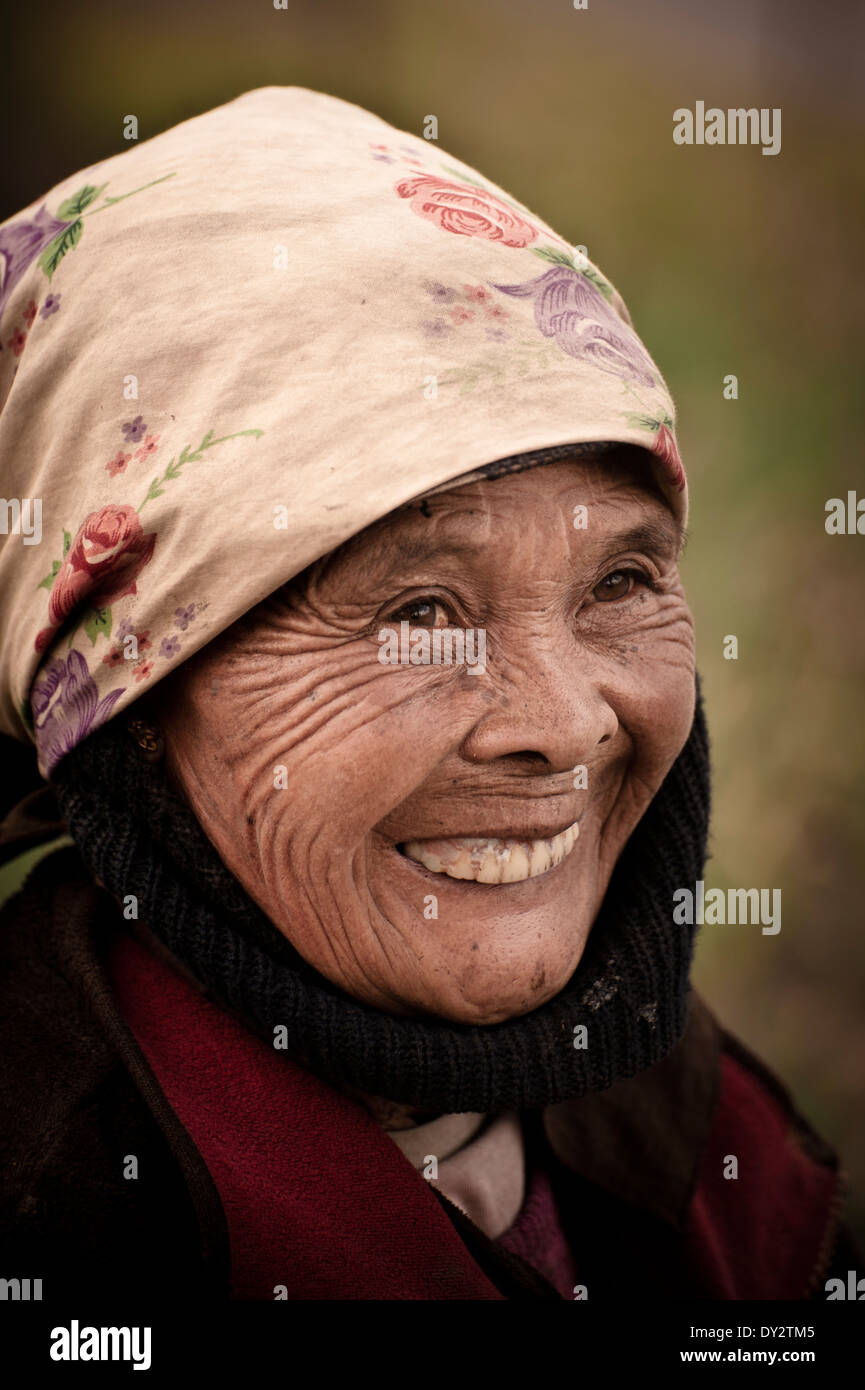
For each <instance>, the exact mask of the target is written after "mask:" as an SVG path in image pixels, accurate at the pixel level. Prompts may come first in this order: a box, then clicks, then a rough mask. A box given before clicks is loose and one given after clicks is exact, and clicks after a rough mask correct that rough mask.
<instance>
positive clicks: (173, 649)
mask: <svg viewBox="0 0 865 1390" xmlns="http://www.w3.org/2000/svg"><path fill="white" fill-rule="evenodd" d="M179 651H180V642H179V640H178V639H177V638H176V637H163V639H162V641H161V642H160V644H159V655H160V656H164V657H172V656H176V655H177V653H178V652H179Z"/></svg>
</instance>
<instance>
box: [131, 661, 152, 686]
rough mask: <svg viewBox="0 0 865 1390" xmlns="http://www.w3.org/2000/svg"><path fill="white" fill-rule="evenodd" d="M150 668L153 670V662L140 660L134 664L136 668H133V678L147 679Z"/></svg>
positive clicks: (138, 679)
mask: <svg viewBox="0 0 865 1390" xmlns="http://www.w3.org/2000/svg"><path fill="white" fill-rule="evenodd" d="M152 670H153V662H152V661H142V662H140V663H139V664H138V665H137V666H136V668H135V679H136V680H137V681H146V680H147V677H148V676H149V675H150V672H151V671H152Z"/></svg>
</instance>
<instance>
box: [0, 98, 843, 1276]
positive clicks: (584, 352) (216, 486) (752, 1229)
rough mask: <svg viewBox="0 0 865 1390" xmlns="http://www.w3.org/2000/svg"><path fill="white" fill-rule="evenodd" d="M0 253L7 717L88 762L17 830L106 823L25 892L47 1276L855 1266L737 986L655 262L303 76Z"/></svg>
mask: <svg viewBox="0 0 865 1390" xmlns="http://www.w3.org/2000/svg"><path fill="white" fill-rule="evenodd" d="M91 219H92V220H91ZM0 255H2V256H3V257H4V260H3V266H4V271H3V274H4V279H3V281H2V310H3V319H2V325H0V339H2V353H0V403H2V417H0V450H2V469H3V472H2V476H3V479H4V487H5V488H6V490H7V491H8V492H9V493H10V495H14V497H15V498H16V499H17V503H18V508H19V510H18V516H19V520H20V524H19V526H18V528H17V529H16V528H15V527H12V528H10V531H11V533H10V534H9V535H8V536H7V537H6V538H5V544H4V547H3V552H2V561H0V565H2V571H0V573H2V582H3V587H4V593H5V596H6V602H5V604H4V610H3V618H2V630H0V675H2V682H0V717H2V725H3V728H4V729H5V731H6V732H7V734H12V735H15V736H17V737H18V738H23V739H27V738H30V739H31V740H32V741H33V742H34V743H35V747H36V751H37V754H38V765H39V771H40V773H41V775H42V777H43V778H44V779H46V781H47V786H43V787H42V788H41V789H40V790H39V791H38V792H37V793H35V794H32V795H31V796H30V797H29V798H28V799H27V800H26V801H25V802H24V803H23V804H21V805H19V806H18V807H17V808H16V809H15V811H14V812H13V813H12V814H11V815H10V816H9V817H8V818H7V821H6V824H5V827H4V832H3V843H4V850H3V853H4V855H5V856H6V858H7V859H8V858H11V857H12V856H14V855H16V854H18V853H19V852H20V851H21V850H22V849H25V848H30V847H31V846H32V845H34V844H37V843H39V842H40V841H43V840H44V841H48V840H50V839H51V837H52V836H56V835H58V834H60V833H61V832H66V833H67V834H68V836H69V837H70V838H71V842H72V843H71V844H67V845H65V847H63V848H59V849H55V850H54V852H53V853H50V854H48V855H47V856H46V857H44V858H43V859H42V860H41V861H40V863H39V864H38V867H36V868H35V869H34V870H33V871H32V873H31V874H30V876H29V878H28V880H27V882H26V885H25V887H24V889H23V891H21V892H19V893H18V894H16V895H15V896H14V897H12V898H11V899H10V900H9V901H8V902H7V904H6V906H5V908H4V911H3V916H2V931H0V949H2V954H3V958H4V978H5V984H4V997H3V1005H4V1007H3V1023H2V1035H0V1049H2V1055H3V1058H4V1069H3V1070H4V1081H3V1088H4V1090H3V1097H4V1098H3V1104H4V1109H5V1111H6V1122H5V1124H4V1138H3V1147H4V1152H3V1159H2V1168H3V1197H2V1218H0V1219H2V1244H3V1248H4V1252H5V1269H4V1273H5V1274H6V1275H7V1276H10V1275H15V1276H16V1277H19V1278H22V1279H24V1278H36V1277H38V1278H41V1279H42V1296H43V1299H45V1300H48V1299H52V1300H56V1301H57V1302H58V1303H62V1302H63V1300H67V1301H68V1298H69V1292H70V1289H71V1288H73V1287H74V1288H75V1289H76V1290H77V1291H80V1290H82V1289H83V1290H87V1291H90V1292H92V1293H107V1292H110V1291H111V1290H114V1289H116V1288H117V1287H121V1288H122V1289H123V1290H124V1291H125V1292H126V1293H127V1294H128V1293H130V1292H135V1291H137V1292H139V1293H141V1294H148V1295H150V1296H152V1295H153V1294H154V1293H156V1292H158V1293H159V1294H161V1295H164V1296H166V1297H181V1296H182V1297H183V1298H184V1299H188V1297H189V1296H190V1291H194V1292H195V1296H201V1297H204V1298H206V1299H211V1300H218V1299H225V1298H234V1299H257V1300H271V1299H280V1298H288V1299H500V1298H514V1299H562V1298H564V1299H569V1300H573V1299H575V1298H577V1299H582V1298H591V1299H601V1300H602V1299H610V1300H611V1299H619V1298H620V1297H622V1296H623V1295H627V1294H628V1292H629V1291H631V1292H632V1291H633V1290H634V1288H635V1287H636V1286H639V1287H640V1289H641V1294H642V1296H643V1297H646V1296H647V1295H648V1296H653V1297H657V1298H662V1299H681V1298H714V1299H742V1298H752V1297H756V1298H784V1299H806V1298H811V1297H816V1298H824V1297H826V1294H825V1286H826V1281H827V1280H828V1279H829V1278H830V1277H833V1273H834V1272H835V1271H839V1272H840V1273H841V1275H842V1277H846V1270H847V1268H848V1264H849V1262H850V1260H851V1259H852V1258H853V1254H852V1253H851V1252H852V1251H853V1246H852V1244H851V1242H850V1237H849V1235H848V1233H847V1230H846V1228H845V1226H844V1223H843V1218H842V1205H843V1196H844V1179H843V1177H842V1175H841V1174H840V1172H839V1168H838V1160H837V1158H836V1157H835V1155H834V1154H833V1153H832V1151H831V1150H830V1149H829V1148H828V1147H827V1146H826V1145H825V1144H824V1143H823V1142H822V1141H821V1140H820V1139H819V1138H818V1137H817V1135H816V1134H815V1133H814V1132H813V1131H812V1130H811V1129H810V1128H809V1126H808V1125H807V1123H806V1122H805V1121H804V1120H803V1119H802V1118H801V1116H799V1115H798V1114H797V1112H796V1110H795V1109H794V1108H793V1105H792V1103H791V1101H790V1099H789V1097H788V1096H787V1094H786V1092H785V1091H784V1089H783V1087H782V1086H781V1084H780V1083H779V1082H778V1081H777V1080H776V1079H775V1078H774V1077H773V1076H772V1075H771V1074H770V1073H769V1072H768V1071H767V1070H766V1068H765V1067H764V1066H763V1065H762V1064H761V1063H760V1062H759V1061H757V1060H756V1059H755V1058H754V1057H753V1056H752V1055H751V1054H750V1053H749V1052H748V1051H747V1050H746V1049H745V1048H744V1047H743V1046H742V1045H741V1044H740V1043H739V1042H737V1041H736V1040H735V1039H734V1038H732V1037H731V1036H730V1035H729V1034H728V1033H727V1032H725V1031H724V1029H723V1028H722V1027H721V1025H720V1024H719V1023H718V1022H717V1020H716V1019H715V1018H714V1016H713V1014H712V1013H711V1011H710V1010H709V1008H708V1007H707V1006H706V1005H705V1004H704V1003H703V1002H702V1001H701V999H700V998H699V997H698V996H697V995H696V994H695V993H694V992H693V991H692V990H691V989H690V987H689V969H690V963H691V955H692V947H693V930H694V929H693V927H690V926H688V925H682V924H680V922H679V920H678V917H680V916H681V914H677V913H676V911H675V906H674V904H675V901H676V899H675V897H674V895H676V894H677V893H681V890H682V889H688V888H689V887H690V888H693V887H694V885H695V884H696V883H697V882H698V881H699V880H700V879H701V878H702V875H703V869H704V860H705V847H706V835H707V824H708V815H709V777H708V746H707V736H706V729H705V724H704V720H703V714H702V708H701V703H700V698H699V689H698V685H697V679H696V674H695V664H694V635H693V625H692V619H691V614H690V612H689V608H688V603H687V600H686V597H685V594H684V592H683V589H682V584H681V580H680V578H679V574H678V569H677V559H678V556H679V554H680V550H681V546H682V540H683V536H684V526H685V522H686V515H687V491H686V484H685V475H684V472H683V469H682V465H681V462H680V460H679V454H678V450H677V446H676V442H675V435H674V420H673V405H672V402H671V399H670V396H669V394H668V391H667V388H666V386H665V383H664V381H663V378H662V376H661V374H660V372H659V371H658V368H657V367H656V366H655V364H654V362H653V361H652V359H651V358H650V356H649V355H648V353H647V352H646V350H645V348H644V347H643V346H642V344H641V343H640V341H639V340H638V338H637V336H636V334H635V332H634V330H633V328H632V326H631V323H630V319H629V316H628V313H627V310H626V309H625V306H624V304H623V302H622V300H621V298H620V296H619V295H618V293H617V292H616V291H615V289H614V288H613V287H612V285H611V284H610V283H609V282H608V281H607V280H606V279H605V278H604V277H603V275H602V274H601V273H600V272H599V271H598V270H597V269H596V267H595V266H594V265H593V264H592V263H591V262H590V261H588V260H587V259H586V258H585V256H584V255H583V253H582V251H581V250H580V249H577V250H575V249H574V248H573V247H571V246H569V245H568V244H567V243H566V242H564V241H563V240H562V239H561V238H560V237H559V236H557V235H556V234H555V233H554V232H552V231H551V230H550V229H549V228H548V227H547V226H546V225H545V224H544V223H543V222H542V221H541V220H540V219H539V218H538V217H536V216H534V215H533V214H531V213H530V212H528V211H527V210H526V209H525V208H524V207H523V206H522V205H520V204H519V203H517V202H515V201H514V200H513V199H512V198H511V197H509V196H508V195H506V194H505V193H504V192H503V191H502V190H501V189H499V188H496V187H494V186H492V185H491V184H490V183H489V182H487V181H486V180H484V179H482V178H480V177H479V176H478V175H477V174H476V173H475V172H474V171H473V170H471V169H469V168H467V167H466V166H465V165H463V164H461V163H460V162H459V161H457V160H455V159H452V158H450V157H449V156H447V155H445V154H444V153H443V151H441V150H440V149H439V148H438V147H437V146H436V145H435V144H430V143H427V142H425V141H424V140H422V139H419V138H416V137H414V136H412V135H407V134H405V133H403V132H400V131H397V130H394V129H392V128H391V127H389V126H387V125H385V124H384V123H383V122H382V121H381V120H379V119H378V118H377V117H375V116H373V115H371V114H369V113H367V112H365V111H363V110H360V109H359V108H357V107H354V106H351V105H348V104H346V103H345V102H342V101H339V100H336V99H334V98H332V97H328V96H323V95H320V94H317V93H314V92H309V91H303V90H298V89H290V88H286V89H283V88H266V89H262V90H259V91H254V92H250V93H248V94H247V95H246V96H243V97H241V98H240V99H239V100H236V101H233V102H231V103H230V104H228V105H226V106H223V107H221V108H219V109H218V110H215V111H212V112H210V113H208V114H206V115H204V116H201V117H198V118H196V119H194V120H191V121H187V122H186V123H184V124H183V125H180V126H178V127H176V128H175V129H172V130H169V131H168V132H166V133H165V134H163V135H160V136H158V137H156V138H155V139H152V140H149V141H147V142H146V143H144V144H142V145H140V146H136V147H133V148H131V149H129V150H127V151H126V152H124V153H122V154H120V155H118V156H116V157H114V158H111V159H108V160H106V161H105V162H103V163H101V164H99V165H97V166H95V167H94V168H90V169H87V170H84V171H83V172H81V173H79V174H77V175H75V176H73V177H72V178H70V179H68V180H66V181H65V182H64V183H62V184H61V185H60V186H58V187H57V188H55V189H54V190H53V192H51V193H50V194H48V195H47V196H46V197H45V198H44V199H40V200H39V201H38V204H34V205H33V206H32V207H31V208H30V209H28V210H27V211H25V212H23V213H22V214H20V216H18V217H17V218H14V219H12V220H11V221H10V222H7V223H6V224H5V225H4V226H3V227H0ZM37 519H38V522H39V526H40V527H41V531H40V537H41V545H40V544H36V543H35V541H36V539H37V536H36V524H37ZM28 527H29V533H28V529H27V528H28Z"/></svg>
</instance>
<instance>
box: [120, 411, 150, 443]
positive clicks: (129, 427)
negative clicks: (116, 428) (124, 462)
mask: <svg viewBox="0 0 865 1390" xmlns="http://www.w3.org/2000/svg"><path fill="white" fill-rule="evenodd" d="M120 428H121V429H122V431H123V435H124V438H125V439H126V443H127V444H137V443H138V441H139V439H141V438H142V437H143V435H144V432H145V430H146V429H147V426H146V425H145V423H144V417H143V416H142V415H136V417H135V419H134V420H132V421H130V422H129V423H127V424H125V425H121V426H120Z"/></svg>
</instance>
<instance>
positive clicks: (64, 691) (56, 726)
mask: <svg viewBox="0 0 865 1390" xmlns="http://www.w3.org/2000/svg"><path fill="white" fill-rule="evenodd" d="M122 694H123V691H122V689H119V690H111V691H109V693H108V694H107V695H105V696H104V697H103V699H101V700H100V699H99V691H98V690H97V688H96V682H95V680H93V678H92V676H91V675H90V672H89V671H88V669H87V663H86V662H85V660H84V657H83V656H82V655H81V653H80V652H76V651H71V652H70V653H69V656H68V658H66V659H65V660H64V659H63V658H62V657H61V658H59V659H58V660H57V661H52V662H51V663H50V664H49V665H48V667H47V669H46V670H45V672H44V674H43V675H41V676H40V677H39V679H38V680H37V681H35V682H34V685H33V692H32V699H31V704H32V709H33V720H34V728H35V734H36V747H37V749H38V750H39V757H40V760H41V762H42V763H43V765H44V767H45V770H46V772H47V773H49V774H50V772H51V771H52V769H53V768H54V767H55V766H56V765H57V763H59V761H60V759H61V758H62V757H63V756H64V754H65V753H68V752H69V750H70V749H71V748H74V747H75V746H76V744H78V743H80V742H81V740H82V739H84V738H86V737H87V735H88V734H89V733H91V732H92V730H93V729H97V728H98V727H99V725H100V724H104V723H105V721H106V719H108V717H109V715H110V714H111V711H112V709H113V708H114V706H115V704H116V702H117V701H118V700H119V699H120V696H121V695H122Z"/></svg>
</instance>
